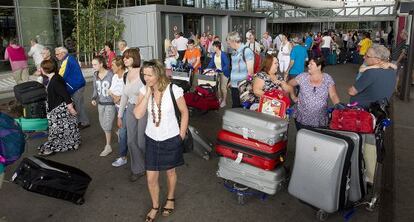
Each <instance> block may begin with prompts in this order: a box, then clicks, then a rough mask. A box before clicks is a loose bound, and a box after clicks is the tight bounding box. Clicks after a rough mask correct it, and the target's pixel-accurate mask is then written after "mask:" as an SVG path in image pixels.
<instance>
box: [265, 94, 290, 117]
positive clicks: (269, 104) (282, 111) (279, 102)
mask: <svg viewBox="0 0 414 222" xmlns="http://www.w3.org/2000/svg"><path fill="white" fill-rule="evenodd" d="M289 106H290V99H289V96H288V95H287V93H285V92H283V91H281V90H278V89H275V90H272V91H268V92H265V93H264V94H263V96H261V97H260V104H259V112H262V113H265V114H270V115H273V116H277V117H280V118H286V117H287V116H286V110H287V109H288V108H289Z"/></svg>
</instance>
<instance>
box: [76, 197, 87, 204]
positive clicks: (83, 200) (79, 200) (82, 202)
mask: <svg viewBox="0 0 414 222" xmlns="http://www.w3.org/2000/svg"><path fill="white" fill-rule="evenodd" d="M84 203H85V198H83V197H80V198H79V199H77V200H76V202H75V204H77V205H82V204H84Z"/></svg>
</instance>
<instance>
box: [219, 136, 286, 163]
mask: <svg viewBox="0 0 414 222" xmlns="http://www.w3.org/2000/svg"><path fill="white" fill-rule="evenodd" d="M286 145H287V141H280V142H279V143H276V144H275V145H273V146H270V145H267V144H264V143H261V142H259V141H256V140H252V139H244V138H243V137H242V136H240V135H237V134H234V133H231V132H228V131H225V130H221V131H220V132H219V133H218V136H217V145H216V152H217V153H218V154H219V155H222V156H224V157H227V158H231V159H233V160H235V159H237V157H238V155H239V153H242V154H243V156H242V159H241V162H244V163H248V164H250V165H253V166H256V167H259V168H261V169H264V170H273V169H274V168H275V167H276V166H277V165H278V164H279V163H281V162H283V161H284V156H285V154H286Z"/></svg>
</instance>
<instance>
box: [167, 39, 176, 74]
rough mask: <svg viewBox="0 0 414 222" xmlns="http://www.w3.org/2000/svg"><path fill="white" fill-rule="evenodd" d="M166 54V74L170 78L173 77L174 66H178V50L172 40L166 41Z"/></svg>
mask: <svg viewBox="0 0 414 222" xmlns="http://www.w3.org/2000/svg"><path fill="white" fill-rule="evenodd" d="M164 52H165V61H164V64H165V69H166V70H165V72H166V75H167V76H168V77H171V75H172V66H173V65H175V64H177V55H178V52H177V49H175V47H174V46H173V45H172V43H171V40H169V39H165V40H164Z"/></svg>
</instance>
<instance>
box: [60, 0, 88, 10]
mask: <svg viewBox="0 0 414 222" xmlns="http://www.w3.org/2000/svg"><path fill="white" fill-rule="evenodd" d="M80 2H82V0H80ZM59 3H60V8H73V9H74V8H76V0H59Z"/></svg>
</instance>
